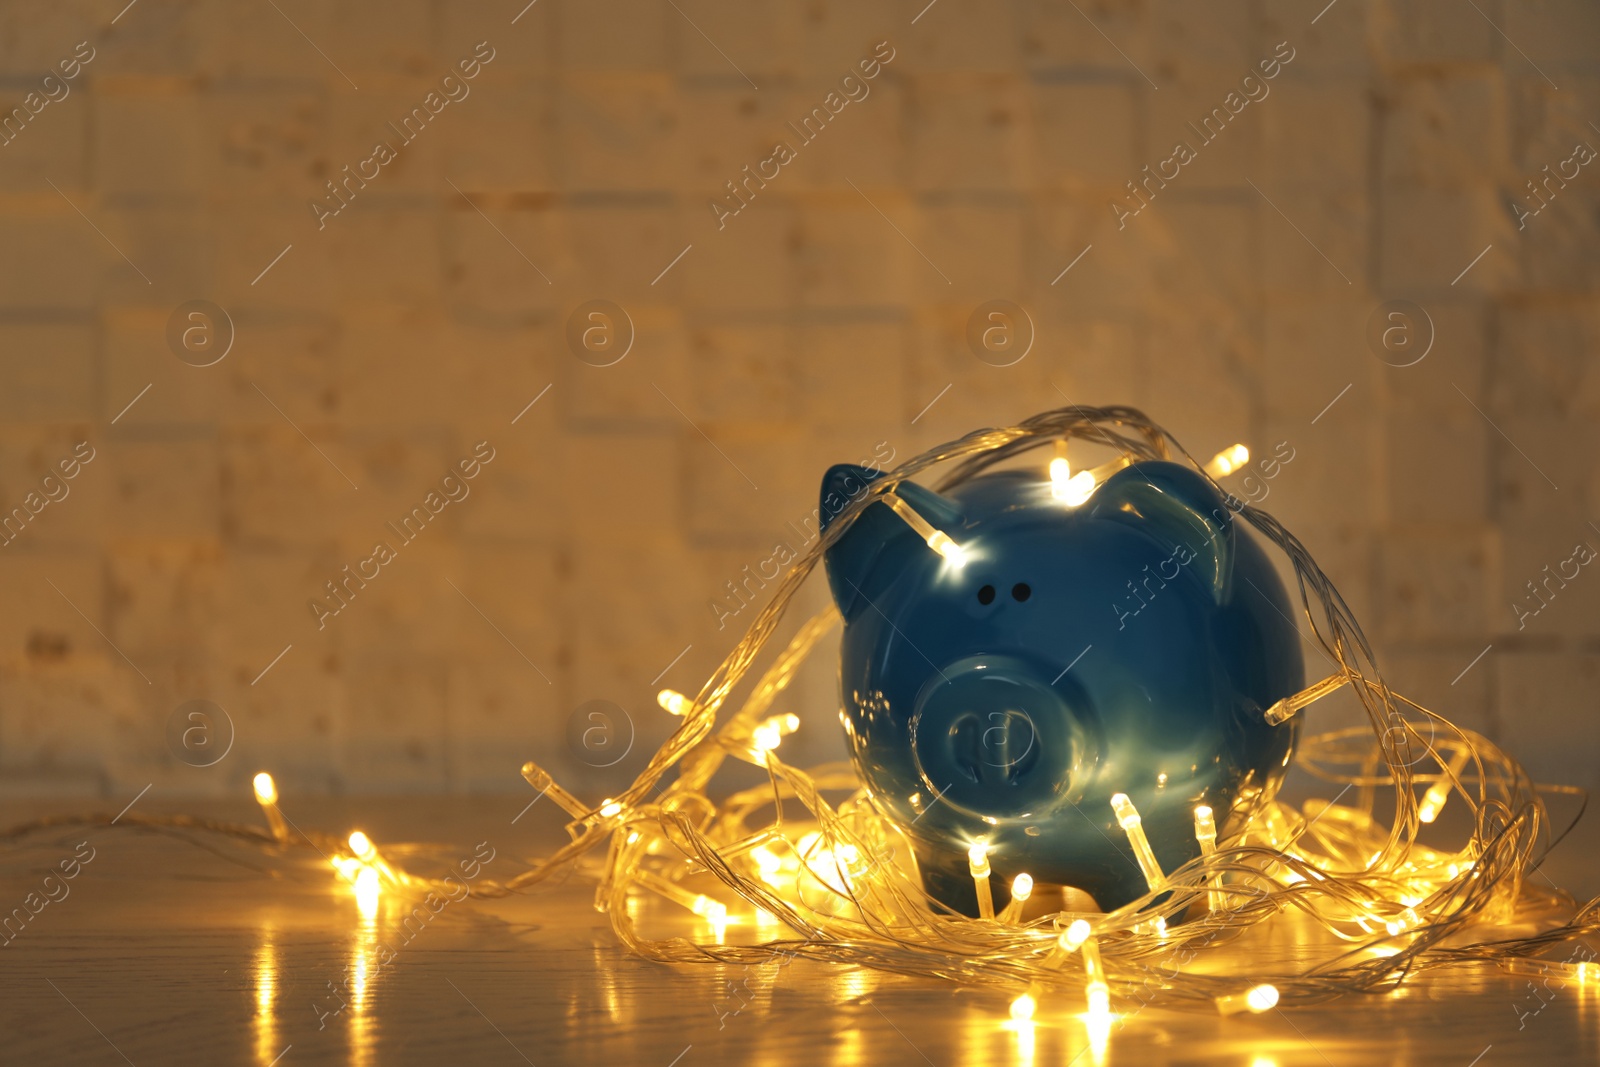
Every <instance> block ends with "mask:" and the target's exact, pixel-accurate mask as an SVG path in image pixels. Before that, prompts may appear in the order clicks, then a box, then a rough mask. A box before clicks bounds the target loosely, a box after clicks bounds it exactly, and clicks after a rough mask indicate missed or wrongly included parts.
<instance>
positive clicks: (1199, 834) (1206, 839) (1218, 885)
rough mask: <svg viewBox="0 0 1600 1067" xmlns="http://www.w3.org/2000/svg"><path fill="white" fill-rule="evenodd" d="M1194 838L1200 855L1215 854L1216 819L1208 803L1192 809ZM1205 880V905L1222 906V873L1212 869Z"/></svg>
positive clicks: (1215, 907) (1211, 906)
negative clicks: (1197, 843) (1208, 887)
mask: <svg viewBox="0 0 1600 1067" xmlns="http://www.w3.org/2000/svg"><path fill="white" fill-rule="evenodd" d="M1194 838H1195V840H1196V841H1198V842H1200V855H1202V856H1215V855H1216V854H1217V819H1216V815H1215V814H1213V813H1212V811H1211V806H1210V805H1209V804H1197V805H1195V809H1194ZM1206 882H1207V883H1208V884H1209V885H1210V886H1211V888H1210V889H1209V890H1207V891H1206V906H1207V907H1209V908H1210V909H1211V910H1212V911H1216V910H1217V909H1218V908H1220V907H1221V906H1222V875H1221V873H1220V872H1217V871H1212V872H1211V873H1210V874H1208V875H1207V876H1206Z"/></svg>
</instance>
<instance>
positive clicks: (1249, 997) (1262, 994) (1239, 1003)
mask: <svg viewBox="0 0 1600 1067" xmlns="http://www.w3.org/2000/svg"><path fill="white" fill-rule="evenodd" d="M1216 1003H1217V1011H1219V1012H1220V1013H1222V1014H1223V1015H1237V1014H1238V1013H1240V1012H1242V1011H1251V1012H1255V1013H1256V1014H1258V1015H1259V1014H1260V1013H1261V1012H1264V1011H1271V1010H1272V1009H1273V1008H1275V1007H1277V1004H1278V987H1277V986H1274V985H1268V984H1266V983H1262V984H1261V985H1257V986H1251V987H1250V988H1249V989H1248V990H1246V991H1245V992H1243V993H1234V994H1231V995H1229V996H1225V997H1218V998H1217V1001H1216Z"/></svg>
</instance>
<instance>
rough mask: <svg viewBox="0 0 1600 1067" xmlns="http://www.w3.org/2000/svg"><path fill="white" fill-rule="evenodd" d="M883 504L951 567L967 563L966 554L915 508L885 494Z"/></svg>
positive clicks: (891, 494)
mask: <svg viewBox="0 0 1600 1067" xmlns="http://www.w3.org/2000/svg"><path fill="white" fill-rule="evenodd" d="M883 502H884V503H885V504H888V505H889V507H890V508H892V509H893V510H894V513H895V514H896V515H898V516H900V518H902V519H904V520H905V523H906V525H907V526H909V527H911V528H912V529H913V530H915V531H916V532H917V535H918V536H919V537H921V538H922V539H923V540H924V541H926V542H928V547H929V548H931V549H933V550H934V551H935V552H937V553H939V555H941V556H943V557H944V558H945V559H946V560H948V561H949V562H950V563H951V564H952V565H954V566H957V567H961V566H965V565H966V562H967V553H966V550H965V549H963V548H962V547H961V546H960V545H958V544H956V543H955V541H953V540H951V538H950V535H949V534H947V533H945V532H944V531H943V530H936V529H934V528H933V525H932V524H931V523H930V522H928V520H927V519H924V518H923V517H922V516H921V515H920V514H919V513H918V512H917V510H916V509H915V508H913V507H912V506H911V505H910V504H907V503H906V502H905V501H904V500H902V499H900V498H899V497H898V496H895V495H894V494H893V493H885V494H884V495H883Z"/></svg>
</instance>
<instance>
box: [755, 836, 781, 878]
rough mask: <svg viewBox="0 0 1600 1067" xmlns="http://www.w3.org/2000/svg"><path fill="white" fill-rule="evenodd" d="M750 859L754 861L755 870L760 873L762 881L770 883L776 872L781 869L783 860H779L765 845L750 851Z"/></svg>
mask: <svg viewBox="0 0 1600 1067" xmlns="http://www.w3.org/2000/svg"><path fill="white" fill-rule="evenodd" d="M750 858H751V859H753V860H755V861H756V869H757V870H759V871H760V872H761V878H762V880H763V881H767V882H770V881H772V880H773V878H775V877H776V876H777V874H778V872H779V871H781V870H782V869H783V860H781V859H779V858H778V854H777V853H776V852H773V851H772V850H771V849H770V848H768V847H767V846H765V845H761V846H760V847H758V848H754V849H752V850H751V851H750Z"/></svg>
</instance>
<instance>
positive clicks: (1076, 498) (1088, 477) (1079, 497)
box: [1056, 471, 1097, 507]
mask: <svg viewBox="0 0 1600 1067" xmlns="http://www.w3.org/2000/svg"><path fill="white" fill-rule="evenodd" d="M1096 484H1097V483H1096V482H1095V478H1094V472H1093V471H1079V472H1078V473H1077V474H1074V475H1073V476H1072V478H1071V480H1070V481H1068V482H1067V484H1066V485H1064V486H1062V487H1061V492H1059V493H1057V494H1056V497H1057V499H1059V500H1061V501H1062V503H1065V504H1071V505H1072V506H1073V507H1077V506H1078V505H1079V504H1082V503H1083V502H1084V501H1086V500H1088V499H1089V498H1090V497H1092V496H1094V491H1095V486H1096Z"/></svg>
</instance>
